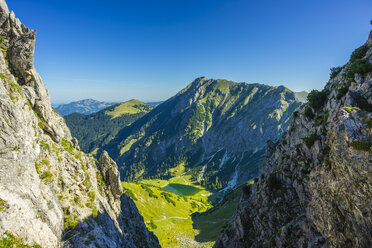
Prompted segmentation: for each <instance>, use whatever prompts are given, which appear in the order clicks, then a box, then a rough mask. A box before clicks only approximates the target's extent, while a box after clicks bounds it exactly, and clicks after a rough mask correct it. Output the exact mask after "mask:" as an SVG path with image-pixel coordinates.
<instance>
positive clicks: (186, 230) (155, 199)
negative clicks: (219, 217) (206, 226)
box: [123, 175, 231, 248]
mask: <svg viewBox="0 0 372 248" xmlns="http://www.w3.org/2000/svg"><path fill="white" fill-rule="evenodd" d="M123 188H124V193H125V194H127V195H128V196H129V197H131V198H132V199H133V200H134V201H135V203H136V205H137V207H138V209H139V212H140V213H141V215H142V216H143V217H144V219H145V222H146V225H147V227H148V228H149V230H150V231H153V232H154V234H155V235H156V236H157V237H158V238H159V241H160V245H161V246H162V247H163V248H168V247H193V248H194V247H203V248H204V247H212V246H213V244H214V241H207V242H203V243H202V242H197V241H196V240H199V239H198V238H196V237H197V236H198V235H200V231H199V230H197V229H194V226H195V224H194V221H193V218H192V214H193V213H196V212H199V213H202V212H205V211H207V210H208V209H211V208H212V207H213V206H212V205H211V203H210V201H209V200H208V198H209V197H210V196H211V195H212V193H211V192H209V191H207V190H205V189H204V188H202V187H201V186H199V185H196V184H195V183H194V182H193V181H192V180H191V176H186V175H184V176H178V177H174V178H171V179H170V180H158V179H154V180H141V181H138V182H123ZM229 217H231V216H229ZM219 231H220V230H219ZM205 240H208V239H207V238H206V239H205Z"/></svg>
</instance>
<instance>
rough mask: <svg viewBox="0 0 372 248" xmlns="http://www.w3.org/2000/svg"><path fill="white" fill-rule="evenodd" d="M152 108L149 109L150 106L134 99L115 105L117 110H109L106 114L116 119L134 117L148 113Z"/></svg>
mask: <svg viewBox="0 0 372 248" xmlns="http://www.w3.org/2000/svg"><path fill="white" fill-rule="evenodd" d="M150 108H152V107H149V105H147V104H145V103H143V102H141V101H138V100H135V99H133V100H130V101H127V102H124V103H121V104H118V105H115V108H114V109H112V110H107V111H106V114H107V115H110V116H111V117H112V118H113V119H114V118H117V117H120V116H122V115H124V114H128V115H133V114H138V113H141V112H148V111H149V109H150Z"/></svg>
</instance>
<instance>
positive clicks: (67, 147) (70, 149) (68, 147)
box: [61, 138, 75, 154]
mask: <svg viewBox="0 0 372 248" xmlns="http://www.w3.org/2000/svg"><path fill="white" fill-rule="evenodd" d="M61 145H62V146H63V148H65V150H66V151H67V152H68V153H70V154H73V151H74V149H75V148H74V146H73V145H72V143H71V142H70V141H68V140H67V138H63V139H62V141H61Z"/></svg>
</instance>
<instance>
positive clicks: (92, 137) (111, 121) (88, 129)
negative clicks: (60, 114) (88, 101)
mask: <svg viewBox="0 0 372 248" xmlns="http://www.w3.org/2000/svg"><path fill="white" fill-rule="evenodd" d="M152 109H153V107H152V106H149V105H147V104H145V103H143V102H141V101H139V100H129V101H127V102H123V103H118V104H115V105H113V106H110V107H107V108H105V109H103V110H100V111H98V112H96V113H92V114H89V115H85V114H79V113H73V114H70V115H67V116H65V117H64V119H65V121H66V124H67V126H68V127H69V128H70V130H71V133H72V135H73V136H74V137H76V138H77V139H78V141H79V145H80V147H81V148H82V150H83V151H84V152H87V153H94V154H96V153H97V152H98V154H100V152H99V148H100V147H101V146H102V145H105V144H107V143H108V142H109V141H110V140H111V139H112V138H113V137H115V135H116V134H117V132H118V131H119V130H120V129H121V128H123V127H124V126H128V125H130V124H131V123H133V122H134V121H136V120H137V119H138V118H141V117H142V116H144V115H145V114H146V113H148V112H149V111H151V110H152Z"/></svg>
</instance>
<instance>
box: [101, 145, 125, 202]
mask: <svg viewBox="0 0 372 248" xmlns="http://www.w3.org/2000/svg"><path fill="white" fill-rule="evenodd" d="M98 169H99V170H100V171H101V173H102V176H103V178H104V180H105V181H106V182H108V186H109V188H110V190H111V192H112V194H113V195H114V197H120V196H121V195H122V194H123V188H122V186H121V182H120V173H119V170H118V166H117V165H116V163H115V162H114V160H112V159H111V158H110V157H109V155H108V154H107V152H106V151H103V152H102V154H101V157H100V158H99V163H98Z"/></svg>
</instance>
